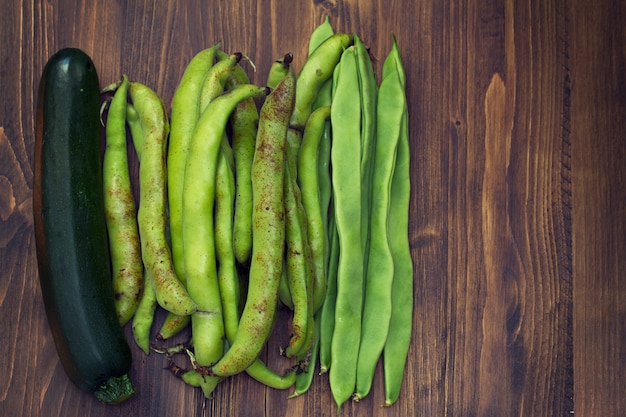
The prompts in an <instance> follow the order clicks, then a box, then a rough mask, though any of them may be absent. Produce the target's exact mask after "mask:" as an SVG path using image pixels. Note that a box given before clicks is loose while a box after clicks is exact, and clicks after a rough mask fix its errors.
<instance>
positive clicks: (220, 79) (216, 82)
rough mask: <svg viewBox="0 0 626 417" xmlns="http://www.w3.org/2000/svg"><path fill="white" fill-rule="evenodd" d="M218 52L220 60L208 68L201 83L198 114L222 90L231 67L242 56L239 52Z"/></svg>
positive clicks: (231, 69)
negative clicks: (228, 53)
mask: <svg viewBox="0 0 626 417" xmlns="http://www.w3.org/2000/svg"><path fill="white" fill-rule="evenodd" d="M220 52H221V51H218V58H219V59H220V60H219V61H218V62H217V63H216V64H215V65H213V66H212V67H211V68H210V69H209V70H208V72H207V75H206V77H205V79H204V83H203V84H202V90H201V92H200V104H199V105H200V114H202V112H203V111H204V109H205V108H206V106H207V105H208V104H209V103H210V102H211V101H213V100H214V99H215V97H217V96H218V95H220V94H222V93H223V92H224V86H225V85H226V81H227V80H228V78H229V77H230V75H231V73H232V71H233V68H234V67H235V66H236V65H237V64H238V63H239V61H241V58H242V57H243V54H242V53H241V52H235V53H233V54H230V55H226V54H223V53H220Z"/></svg>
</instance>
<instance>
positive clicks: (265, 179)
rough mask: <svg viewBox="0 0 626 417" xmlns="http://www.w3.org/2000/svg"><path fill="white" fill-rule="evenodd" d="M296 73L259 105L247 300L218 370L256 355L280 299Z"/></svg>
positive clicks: (223, 372) (245, 363) (234, 369)
mask: <svg viewBox="0 0 626 417" xmlns="http://www.w3.org/2000/svg"><path fill="white" fill-rule="evenodd" d="M294 89H295V74H294V73H293V70H291V71H290V73H289V75H287V76H286V77H285V78H283V80H282V81H281V82H280V83H279V84H278V86H276V88H275V89H274V90H273V91H272V92H271V93H270V94H269V95H268V96H267V97H266V99H265V102H264V103H263V106H262V108H261V113H260V118H259V129H258V133H257V140H256V151H255V155H254V161H253V164H252V187H253V188H252V189H253V198H254V203H253V227H254V228H253V236H252V237H253V244H252V257H251V264H250V275H249V286H248V293H247V297H246V303H245V306H244V310H243V313H242V315H241V319H240V322H239V329H238V330H237V336H236V338H235V340H234V341H233V343H232V345H231V346H230V348H229V349H228V350H227V351H226V353H225V354H224V356H223V357H222V359H220V361H219V362H217V363H216V364H215V365H214V366H213V367H212V369H211V371H212V373H213V374H215V375H218V376H228V375H233V374H236V373H239V372H241V371H243V370H245V369H246V368H247V367H249V366H250V365H251V364H252V363H253V362H254V361H255V359H256V358H257V357H258V355H259V353H260V352H261V349H262V348H263V346H264V345H265V342H266V341H267V339H268V337H269V334H270V331H271V328H272V323H273V321H274V316H275V312H276V305H277V301H278V286H279V283H280V276H281V273H282V266H283V250H284V244H285V229H284V206H283V201H282V195H283V172H284V149H285V141H286V134H287V126H288V122H289V115H290V114H291V112H292V110H293V103H294Z"/></svg>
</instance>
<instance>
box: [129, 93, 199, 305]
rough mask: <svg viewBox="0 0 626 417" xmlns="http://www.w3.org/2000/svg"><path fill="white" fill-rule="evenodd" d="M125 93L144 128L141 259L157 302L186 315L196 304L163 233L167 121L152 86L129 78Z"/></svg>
mask: <svg viewBox="0 0 626 417" xmlns="http://www.w3.org/2000/svg"><path fill="white" fill-rule="evenodd" d="M129 94H130V99H131V101H132V103H133V106H134V107H135V109H136V110H137V113H138V114H139V118H140V120H141V126H142V129H143V132H144V143H143V148H142V155H141V163H140V164H139V191H140V200H139V211H138V214H137V222H138V225H139V236H140V239H141V254H142V258H143V263H144V265H145V267H146V268H147V269H148V270H149V271H150V273H151V274H152V277H153V278H154V288H155V292H156V295H157V300H158V302H159V305H160V306H161V307H163V308H164V309H166V310H167V311H170V312H172V313H174V314H178V315H182V316H184V315H189V314H191V313H192V312H194V311H196V308H197V307H196V304H195V303H194V302H193V300H192V299H191V297H189V294H188V293H187V291H186V290H185V287H184V286H183V284H182V283H181V281H180V280H179V278H178V276H177V275H176V272H175V271H174V265H173V263H172V256H171V252H170V249H169V246H168V242H167V237H166V223H167V212H166V204H167V202H166V187H167V169H166V166H165V156H166V149H167V137H168V136H167V135H168V131H169V124H168V120H167V115H166V113H165V106H164V104H163V101H162V100H161V98H160V97H159V96H158V95H157V94H156V93H155V92H154V90H152V89H151V88H150V87H147V86H146V85H144V84H141V83H138V82H131V83H130V85H129Z"/></svg>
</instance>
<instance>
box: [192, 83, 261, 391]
mask: <svg viewBox="0 0 626 417" xmlns="http://www.w3.org/2000/svg"><path fill="white" fill-rule="evenodd" d="M266 94H267V89H266V88H265V87H258V86H255V85H251V84H245V85H240V86H238V87H236V88H235V89H233V90H230V91H228V92H226V93H224V94H222V95H220V96H219V97H217V98H215V100H213V101H211V102H210V103H209V104H208V106H207V108H206V109H205V111H204V112H203V113H202V116H201V118H200V120H199V121H198V124H197V127H196V129H195V131H194V135H193V138H192V140H191V144H190V148H189V154H188V157H187V164H186V167H185V181H184V188H183V189H184V191H183V241H184V254H183V255H184V261H185V273H186V275H187V289H188V291H189V294H190V295H191V297H192V298H193V299H194V300H195V302H196V303H197V304H198V311H197V312H196V313H194V314H193V315H192V317H191V328H192V334H193V338H194V352H195V355H196V360H197V362H198V364H200V365H201V366H210V365H212V364H214V363H215V362H216V361H218V360H219V359H220V358H221V357H222V354H223V340H224V336H225V333H224V321H223V311H222V303H221V299H220V291H219V283H218V280H217V265H216V258H215V253H216V251H215V231H214V218H213V213H214V204H215V186H216V172H217V166H218V161H219V159H218V157H219V155H220V150H221V146H222V138H223V135H224V131H225V128H226V124H227V122H228V119H229V117H230V114H231V112H232V111H233V109H234V108H235V106H236V105H237V103H239V102H240V101H242V100H244V99H246V98H250V97H259V96H262V95H266ZM204 392H205V395H207V393H208V392H207V390H206V389H205V390H204Z"/></svg>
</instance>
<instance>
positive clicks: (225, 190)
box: [215, 151, 239, 340]
mask: <svg viewBox="0 0 626 417" xmlns="http://www.w3.org/2000/svg"><path fill="white" fill-rule="evenodd" d="M234 200H235V178H234V174H233V172H232V170H231V168H230V166H229V164H228V162H227V160H226V156H225V155H224V152H222V151H220V152H219V156H218V162H217V173H216V178H215V249H216V250H215V253H216V256H217V262H218V264H219V268H218V270H217V281H218V285H219V294H220V297H221V300H222V310H223V315H224V331H225V334H226V338H227V339H228V340H234V339H235V334H236V333H237V327H239V278H238V276H237V270H236V265H235V254H234V252H233V243H232V242H233V229H232V218H233V203H234Z"/></svg>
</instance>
